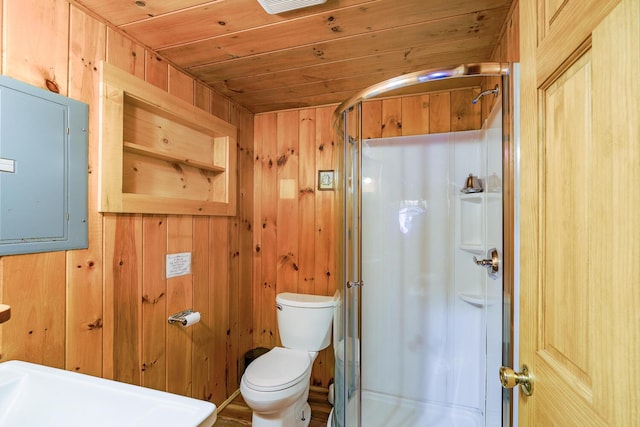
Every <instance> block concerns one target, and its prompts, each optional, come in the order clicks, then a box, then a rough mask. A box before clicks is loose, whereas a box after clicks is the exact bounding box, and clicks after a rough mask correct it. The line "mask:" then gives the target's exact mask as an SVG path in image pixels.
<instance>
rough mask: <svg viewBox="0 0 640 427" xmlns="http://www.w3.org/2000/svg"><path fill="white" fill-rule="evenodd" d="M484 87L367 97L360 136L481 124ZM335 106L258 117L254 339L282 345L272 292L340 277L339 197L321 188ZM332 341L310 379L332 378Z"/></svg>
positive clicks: (334, 151)
mask: <svg viewBox="0 0 640 427" xmlns="http://www.w3.org/2000/svg"><path fill="white" fill-rule="evenodd" d="M479 92H480V88H478V87H474V88H465V89H460V90H454V91H447V92H437V93H431V94H421V95H415V96H405V97H401V98H390V99H383V100H374V101H367V102H365V103H364V104H363V136H364V137H365V138H380V137H390V136H400V135H417V134H426V133H438V132H449V131H462V130H470V129H479V128H480V125H481V124H480V117H481V108H480V104H477V105H476V106H474V105H473V104H471V100H472V99H473V98H474V97H475V96H476V95H477V94H478V93H479ZM334 110H335V106H328V107H318V108H309V109H303V110H291V111H278V112H272V113H263V114H258V115H256V116H255V121H254V124H255V132H254V133H255V143H254V151H255V162H254V163H255V164H254V183H255V186H254V195H255V199H254V217H253V223H254V224H256V227H255V228H254V230H253V239H254V240H253V272H254V275H253V305H254V307H253V312H254V317H253V330H254V334H253V345H254V346H255V347H267V348H271V347H274V346H276V345H280V342H279V337H278V326H277V320H276V309H275V297H276V294H278V293H280V292H300V293H310V294H316V295H333V294H334V293H335V291H336V286H338V285H339V283H340V282H339V280H340V278H339V277H337V276H338V274H337V263H338V262H339V259H338V258H339V257H342V254H340V253H336V250H335V248H336V239H340V238H341V236H340V235H339V232H338V230H337V228H338V219H339V217H340V216H341V215H343V213H342V203H341V201H340V200H337V198H336V193H335V192H334V191H320V190H318V183H317V175H318V171H319V170H335V169H336V168H337V166H336V165H337V164H338V162H337V159H336V156H341V155H342V151H339V150H341V148H340V147H338V146H337V145H336V143H337V140H336V138H337V136H338V135H337V133H336V131H335V129H334V123H333V120H334V116H333V112H334ZM333 370H334V358H333V349H332V348H331V347H330V348H328V349H326V350H324V351H322V352H321V353H320V354H319V355H318V359H317V360H316V362H315V365H314V370H313V373H312V379H311V382H312V384H313V385H316V386H323V387H327V386H328V385H329V383H330V381H331V379H332V378H333V376H334V374H333Z"/></svg>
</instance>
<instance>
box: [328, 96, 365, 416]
mask: <svg viewBox="0 0 640 427" xmlns="http://www.w3.org/2000/svg"><path fill="white" fill-rule="evenodd" d="M360 114H361V109H360V105H358V106H357V107H354V108H352V109H350V110H349V111H347V112H345V113H344V115H345V116H346V117H345V120H344V123H346V124H347V127H346V128H345V129H344V136H343V137H344V162H345V163H344V168H343V169H344V171H345V175H344V179H343V193H344V207H345V212H344V221H345V222H344V228H343V229H344V236H343V239H344V240H343V241H344V254H345V261H344V269H345V274H344V277H345V278H346V283H345V284H344V286H343V287H340V288H341V292H342V295H341V303H342V306H341V310H340V312H339V313H338V314H337V319H336V321H335V323H334V346H335V357H336V361H335V363H336V383H337V384H336V387H335V393H336V396H335V406H334V414H333V417H332V419H333V426H336V427H347V426H348V427H360V426H361V425H362V424H361V420H360V417H361V395H360V332H361V331H360V310H361V302H360V295H361V287H362V285H363V283H362V280H361V268H360V246H361V238H360V217H361V214H360V209H361V204H360V198H361V188H360V186H361V170H360V167H361V166H360V165H361V158H360V125H359V124H360Z"/></svg>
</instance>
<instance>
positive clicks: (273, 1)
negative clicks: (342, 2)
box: [258, 0, 327, 15]
mask: <svg viewBox="0 0 640 427" xmlns="http://www.w3.org/2000/svg"><path fill="white" fill-rule="evenodd" d="M326 1H327V0H258V3H260V6H262V7H263V9H264V10H266V11H267V13H269V14H271V15H274V14H276V13H282V12H288V11H290V10H295V9H302V8H303V7H309V6H315V5H317V4H322V3H325V2H326Z"/></svg>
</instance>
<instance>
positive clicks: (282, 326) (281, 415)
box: [240, 293, 337, 427]
mask: <svg viewBox="0 0 640 427" xmlns="http://www.w3.org/2000/svg"><path fill="white" fill-rule="evenodd" d="M336 302H337V300H336V298H335V297H326V296H319V295H306V294H294V293H282V294H278V295H277V296H276V308H277V310H278V311H277V314H278V331H279V332H280V339H281V341H282V345H283V346H284V347H275V348H274V349H272V350H271V351H269V352H268V353H266V354H264V355H262V356H260V357H258V358H257V359H256V360H254V361H253V362H252V363H251V364H250V365H249V366H248V367H247V369H246V371H245V373H244V375H243V376H242V380H241V381H240V393H242V397H243V398H244V400H245V402H246V403H247V405H249V407H250V408H251V409H252V410H253V417H252V421H251V425H252V426H253V427H307V426H308V425H309V421H310V420H311V409H310V407H309V404H308V403H307V399H308V397H309V380H310V378H311V367H312V366H313V362H314V360H315V359H316V356H317V354H318V351H320V350H322V349H324V348H326V347H328V346H329V343H330V340H331V321H332V319H333V312H334V308H335V306H336Z"/></svg>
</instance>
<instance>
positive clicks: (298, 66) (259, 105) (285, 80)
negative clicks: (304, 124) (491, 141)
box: [75, 0, 511, 113]
mask: <svg viewBox="0 0 640 427" xmlns="http://www.w3.org/2000/svg"><path fill="white" fill-rule="evenodd" d="M75 3H77V4H80V5H82V6H84V7H86V8H87V9H89V10H91V11H92V12H93V13H95V14H97V15H99V16H101V17H102V18H104V19H105V20H106V21H108V22H110V23H112V24H113V25H115V26H117V27H118V28H119V29H121V30H122V31H124V32H125V33H127V34H129V35H130V36H132V37H133V38H135V39H137V40H138V41H140V42H141V43H143V44H144V45H146V46H147V47H149V48H150V49H152V50H154V51H156V52H157V53H158V54H160V55H161V56H162V57H164V58H165V59H167V60H169V61H171V62H172V63H173V64H175V65H176V66H178V67H180V68H182V69H184V70H185V71H187V72H189V73H190V74H192V75H193V76H194V77H196V78H197V79H199V80H201V81H202V82H204V83H205V84H207V85H209V86H211V87H213V88H215V89H216V90H217V91H219V92H220V93H222V94H224V95H226V96H228V97H229V98H231V99H232V100H234V101H236V102H238V103H240V104H242V105H244V106H245V107H247V108H248V109H249V110H250V111H252V112H254V113H258V112H264V111H273V110H280V109H286V108H297V107H306V106H314V105H321V104H328V103H338V102H341V101H343V100H344V99H346V98H348V97H349V96H351V95H353V94H354V93H355V92H357V91H359V90H362V89H364V88H366V87H367V86H369V85H371V84H374V83H377V82H379V81H382V80H385V79H387V78H391V77H394V76H397V75H400V74H403V73H408V72H413V71H417V70H420V69H428V68H439V67H447V66H451V65H457V64H460V63H470V62H480V61H488V60H489V59H490V57H491V53H492V51H493V49H494V48H495V46H496V44H497V42H498V39H499V37H500V32H501V30H502V28H503V23H504V21H505V18H506V16H507V13H508V9H509V7H510V4H511V0H450V1H446V2H445V1H441V0H327V2H326V3H324V4H322V5H318V6H313V7H309V8H306V9H299V10H295V11H291V12H287V13H283V14H280V15H270V14H267V13H266V12H265V11H264V10H263V9H262V7H261V6H260V5H259V4H258V2H257V0H217V1H203V0H163V1H160V0H139V1H134V0H112V1H109V2H105V1H103V0H75Z"/></svg>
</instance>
